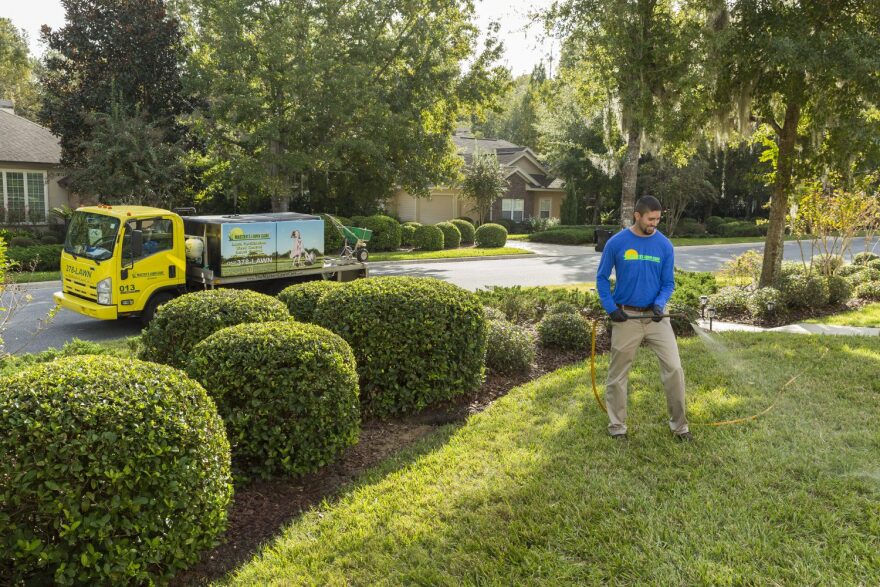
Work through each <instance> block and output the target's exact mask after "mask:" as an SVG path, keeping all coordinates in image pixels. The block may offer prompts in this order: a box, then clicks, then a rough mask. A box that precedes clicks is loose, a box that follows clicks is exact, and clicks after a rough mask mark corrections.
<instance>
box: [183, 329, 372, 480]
mask: <svg viewBox="0 0 880 587" xmlns="http://www.w3.org/2000/svg"><path fill="white" fill-rule="evenodd" d="M187 372H188V373H189V374H190V376H192V377H194V378H195V379H197V380H198V381H200V382H201V383H202V385H204V386H205V389H207V390H209V393H210V394H211V397H213V398H214V401H215V402H216V403H217V409H218V411H219V412H220V415H221V416H222V417H223V421H224V422H225V423H226V431H227V434H229V441H230V443H231V444H232V457H233V463H234V465H235V469H236V471H239V470H240V471H244V472H246V473H247V474H257V475H261V476H263V477H268V476H271V475H275V474H281V473H286V474H290V475H295V474H300V473H306V472H310V471H314V470H316V469H318V468H320V467H322V466H324V465H326V464H328V463H330V462H332V461H333V460H334V459H335V458H336V457H338V456H339V455H340V454H341V453H342V451H343V450H344V449H345V448H346V447H347V446H350V445H352V444H354V443H355V442H357V438H358V433H359V430H360V405H359V403H358V381H357V373H356V371H355V362H354V355H353V354H352V352H351V348H350V347H349V346H348V344H346V342H345V341H344V340H342V339H341V338H340V337H339V336H337V335H335V334H333V333H332V332H330V331H329V330H326V329H324V328H321V327H319V326H315V325H313V324H300V323H297V322H293V321H291V320H287V321H284V322H264V323H262V324H239V325H238V326H231V327H229V328H224V329H223V330H219V331H217V332H215V333H214V334H212V335H211V336H209V337H208V338H206V339H205V340H203V341H202V342H200V343H199V344H198V345H196V347H195V348H194V349H193V351H192V354H191V356H190V361H189V365H188V366H187Z"/></svg>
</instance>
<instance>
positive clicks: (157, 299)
mask: <svg viewBox="0 0 880 587" xmlns="http://www.w3.org/2000/svg"><path fill="white" fill-rule="evenodd" d="M174 297H175V296H174V294H171V293H169V292H167V291H164V292H159V293H157V294H154V295H153V297H151V298H150V301H149V302H147V305H146V307H144V311H143V312H142V313H141V324H143V325H144V326H146V325H147V324H149V323H150V322H151V321H152V320H153V316H155V315H156V310H158V309H159V306H161V305H162V304H164V303H166V302H170V301H171V300H173V299H174Z"/></svg>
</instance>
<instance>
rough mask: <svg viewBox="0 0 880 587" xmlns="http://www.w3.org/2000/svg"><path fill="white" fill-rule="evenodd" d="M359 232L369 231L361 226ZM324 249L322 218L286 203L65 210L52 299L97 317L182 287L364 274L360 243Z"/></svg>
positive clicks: (124, 312) (118, 314)
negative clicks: (203, 209)
mask: <svg viewBox="0 0 880 587" xmlns="http://www.w3.org/2000/svg"><path fill="white" fill-rule="evenodd" d="M367 232H369V231H367ZM360 245H361V247H360V248H359V249H358V250H357V255H352V254H350V251H351V250H350V248H348V247H346V248H345V249H344V251H349V254H344V255H342V256H340V257H325V255H324V220H323V219H322V218H321V217H320V216H312V215H308V214H298V213H295V212H284V213H273V214H244V215H229V216H220V215H218V216H181V215H180V214H177V213H175V212H171V211H169V210H163V209H160V208H151V207H147V206H107V205H98V206H87V207H83V208H79V209H77V210H76V212H74V214H73V216H72V218H71V220H70V224H69V226H68V229H67V236H66V238H65V241H64V249H63V251H62V253H61V280H62V291H59V292H56V293H55V296H54V297H55V302H56V303H57V304H58V305H60V306H62V307H64V308H67V309H68V310H73V311H74V312H78V313H80V314H83V315H85V316H91V317H93V318H99V319H101V320H116V319H119V318H125V317H139V318H141V320H142V321H143V322H144V323H147V322H149V321H150V320H151V319H152V317H153V315H154V314H155V312H156V309H157V308H158V307H159V306H160V305H162V304H164V303H165V302H167V301H168V300H170V299H172V298H174V297H175V296H178V295H181V294H183V293H186V292H188V291H197V290H203V289H213V288H217V287H256V288H258V289H259V288H260V287H264V286H265V285H266V284H267V282H271V283H269V285H272V286H276V289H277V286H281V285H286V284H287V283H295V282H297V281H309V280H316V279H333V280H338V281H350V280H353V279H357V278H360V277H366V276H367V265H366V263H364V262H361V261H358V259H363V260H365V259H366V257H367V251H366V249H365V248H363V242H361V243H360Z"/></svg>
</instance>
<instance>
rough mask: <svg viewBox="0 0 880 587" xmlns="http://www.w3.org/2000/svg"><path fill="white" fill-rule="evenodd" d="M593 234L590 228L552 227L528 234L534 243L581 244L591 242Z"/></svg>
mask: <svg viewBox="0 0 880 587" xmlns="http://www.w3.org/2000/svg"><path fill="white" fill-rule="evenodd" d="M594 236H595V234H594V232H593V230H592V229H590V228H562V229H559V228H554V229H550V230H545V231H543V232H535V233H533V234H530V235H529V240H530V241H532V242H536V243H553V244H557V245H582V244H586V243H591V242H593V238H594Z"/></svg>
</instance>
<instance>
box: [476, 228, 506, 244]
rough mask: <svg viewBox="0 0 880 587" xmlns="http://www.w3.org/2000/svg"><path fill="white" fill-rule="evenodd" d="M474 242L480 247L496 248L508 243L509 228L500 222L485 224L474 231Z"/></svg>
mask: <svg viewBox="0 0 880 587" xmlns="http://www.w3.org/2000/svg"><path fill="white" fill-rule="evenodd" d="M474 243H476V245H477V246H478V247H481V248H485V249H494V248H499V247H503V246H504V245H505V244H507V229H506V228H504V227H503V226H501V225H500V224H494V223H491V222H490V223H488V224H483V225H482V226H480V228H478V229H477V230H476V232H475V233H474Z"/></svg>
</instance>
